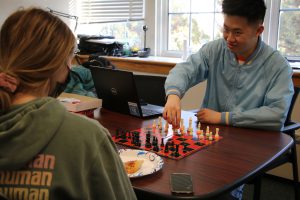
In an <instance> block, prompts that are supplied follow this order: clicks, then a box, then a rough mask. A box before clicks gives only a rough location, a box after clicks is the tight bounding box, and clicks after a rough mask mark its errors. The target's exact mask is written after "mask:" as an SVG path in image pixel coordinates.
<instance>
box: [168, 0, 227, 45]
mask: <svg viewBox="0 0 300 200" xmlns="http://www.w3.org/2000/svg"><path fill="white" fill-rule="evenodd" d="M222 24H223V16H222V14H221V0H187V1H184V3H183V1H182V0H169V4H168V36H167V37H168V45H167V48H168V50H171V51H178V50H182V49H183V41H184V40H187V41H188V43H189V46H190V47H191V50H192V51H197V50H198V49H199V48H200V47H201V46H202V45H203V44H205V43H207V42H208V41H211V40H214V39H216V38H220V37H221V36H222V33H221V31H220V26H222Z"/></svg>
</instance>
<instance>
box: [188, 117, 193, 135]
mask: <svg viewBox="0 0 300 200" xmlns="http://www.w3.org/2000/svg"><path fill="white" fill-rule="evenodd" d="M192 123H193V121H192V118H191V117H190V118H189V128H188V132H192V133H193V124H192ZM190 134H191V133H190Z"/></svg>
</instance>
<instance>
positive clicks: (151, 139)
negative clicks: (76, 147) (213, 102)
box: [113, 127, 222, 160]
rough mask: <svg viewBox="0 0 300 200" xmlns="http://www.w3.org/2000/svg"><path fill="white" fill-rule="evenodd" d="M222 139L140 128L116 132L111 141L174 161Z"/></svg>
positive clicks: (169, 130)
mask: <svg viewBox="0 0 300 200" xmlns="http://www.w3.org/2000/svg"><path fill="white" fill-rule="evenodd" d="M220 139H222V137H221V136H219V137H215V136H214V135H213V136H212V137H210V138H209V137H208V136H206V135H205V134H204V137H203V138H201V139H199V135H198V134H197V132H196V131H195V132H189V131H187V132H185V133H180V132H179V131H174V130H172V129H171V128H169V129H168V131H164V130H163V129H159V128H157V127H146V128H140V129H137V130H133V131H128V130H117V132H116V134H115V136H113V140H114V142H115V143H117V144H121V145H124V146H127V147H131V148H136V149H142V150H147V151H151V152H155V153H156V154H158V155H160V156H163V157H167V158H171V159H174V160H179V159H182V158H184V157H186V156H188V155H191V154H192V153H195V152H197V151H199V150H201V149H204V148H207V147H208V146H209V145H213V144H214V143H215V142H218V141H219V140H220Z"/></svg>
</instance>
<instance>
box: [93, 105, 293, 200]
mask: <svg viewBox="0 0 300 200" xmlns="http://www.w3.org/2000/svg"><path fill="white" fill-rule="evenodd" d="M98 115H99V116H97V120H98V121H99V122H100V123H101V124H102V125H103V126H104V127H106V128H107V129H108V130H109V131H110V133H111V134H112V135H114V133H115V131H116V130H117V129H120V128H121V129H127V130H136V129H139V128H141V127H147V126H150V125H151V124H152V123H153V119H140V118H136V117H132V116H128V115H123V114H119V113H115V112H111V111H108V110H106V109H103V108H102V109H101V110H100V112H99V113H98ZM182 116H183V118H184V120H185V121H186V122H188V119H189V118H190V117H192V119H193V126H194V130H195V129H197V128H196V127H197V123H196V117H195V116H194V115H193V113H189V112H184V111H183V112H182ZM156 119H157V118H156ZM206 126H207V125H206V124H202V125H201V127H202V128H203V129H204V130H205V128H206ZM209 127H210V130H213V132H214V130H215V128H217V127H218V128H219V129H220V132H219V133H220V136H222V137H223V138H222V139H221V140H220V141H218V142H216V143H214V144H212V145H209V146H208V147H207V148H205V149H202V150H200V151H197V152H196V153H194V154H192V155H189V156H187V157H185V158H183V159H181V160H172V159H169V158H164V157H163V160H164V166H163V168H162V170H160V171H158V172H156V173H154V174H151V175H148V176H144V177H139V178H133V179H131V182H132V185H133V187H134V189H135V190H137V191H139V192H142V193H144V194H145V195H147V194H151V195H154V196H157V197H159V196H160V197H164V198H185V199H186V198H191V199H193V198H197V199H206V198H210V197H215V196H218V195H220V194H222V193H224V192H227V191H230V190H232V189H234V188H235V187H237V186H239V185H241V184H243V183H245V182H246V181H248V180H249V179H251V178H253V177H254V176H255V175H257V173H259V172H262V171H263V170H264V167H265V166H266V165H268V164H269V163H270V162H271V161H273V160H274V159H276V158H277V157H278V156H280V155H281V154H283V153H284V152H286V151H287V150H288V149H289V148H290V147H291V146H292V144H293V140H292V138H291V137H289V136H287V135H286V134H282V133H280V132H276V131H266V130H257V129H246V128H237V127H230V126H221V125H217V126H213V125H209ZM174 172H184V173H189V174H191V175H192V179H193V185H194V194H193V196H189V197H178V196H174V195H172V193H171V192H170V186H169V185H170V174H171V173H174Z"/></svg>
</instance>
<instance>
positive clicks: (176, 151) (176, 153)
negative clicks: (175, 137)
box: [174, 144, 180, 158]
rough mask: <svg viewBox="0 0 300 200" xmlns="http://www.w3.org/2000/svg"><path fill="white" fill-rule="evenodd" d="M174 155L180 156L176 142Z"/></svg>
mask: <svg viewBox="0 0 300 200" xmlns="http://www.w3.org/2000/svg"><path fill="white" fill-rule="evenodd" d="M174 156H175V157H176V158H177V157H179V156H180V154H179V144H176V150H175V153H174Z"/></svg>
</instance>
